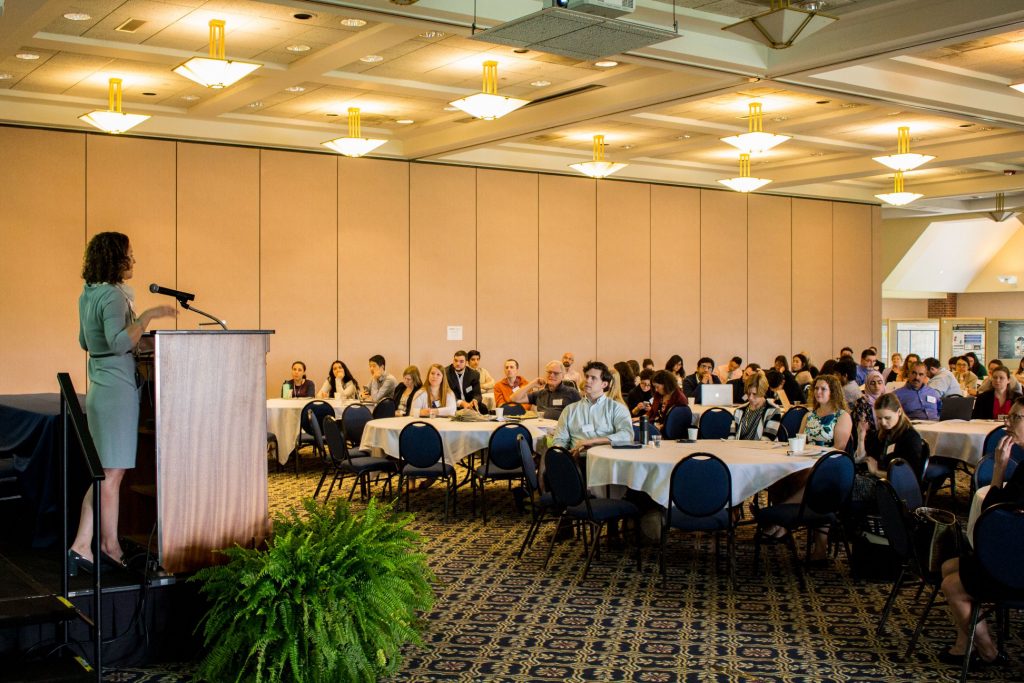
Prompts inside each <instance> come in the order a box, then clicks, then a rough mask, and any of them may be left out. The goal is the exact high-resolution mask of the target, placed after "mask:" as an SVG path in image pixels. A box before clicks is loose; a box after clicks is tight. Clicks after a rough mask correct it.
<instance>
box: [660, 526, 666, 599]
mask: <svg viewBox="0 0 1024 683" xmlns="http://www.w3.org/2000/svg"><path fill="white" fill-rule="evenodd" d="M667 544H668V524H665V525H664V526H662V527H661V538H660V539H659V543H658V572H659V573H660V574H661V589H662V590H664V589H665V587H666V586H667V585H668V571H667V570H666V569H665V546H666V545H667Z"/></svg>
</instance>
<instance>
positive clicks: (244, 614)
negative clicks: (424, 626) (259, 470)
mask: <svg viewBox="0 0 1024 683" xmlns="http://www.w3.org/2000/svg"><path fill="white" fill-rule="evenodd" d="M302 506H303V509H304V511H305V516H303V515H302V514H300V512H299V511H298V510H296V509H294V508H292V509H291V510H290V511H289V513H288V514H287V515H284V514H278V515H276V516H275V519H274V534H273V536H272V538H271V539H270V541H269V542H268V545H267V547H266V549H263V550H255V549H246V548H241V547H238V546H236V547H233V548H228V549H226V550H224V551H223V553H224V554H225V555H227V557H228V562H227V564H224V565H219V566H215V567H208V568H206V569H202V570H200V571H199V572H197V573H196V575H195V576H194V577H193V578H192V580H193V581H201V582H203V585H202V587H201V589H200V590H201V592H202V593H203V594H205V595H206V596H207V598H208V599H209V600H210V601H211V603H212V606H211V607H210V610H209V612H207V614H206V615H205V617H204V618H203V621H202V622H200V627H201V628H202V629H203V636H204V641H205V645H206V647H207V648H208V649H209V652H208V654H207V656H206V657H205V658H204V659H203V661H202V662H201V664H200V666H199V670H198V672H197V678H198V679H203V680H207V681H216V682H218V683H219V682H220V681H231V680H233V681H256V682H261V681H294V682H295V683H307V682H308V683H320V682H324V683H326V682H328V681H329V682H330V683H337V682H338V681H375V680H377V679H378V678H379V677H381V676H385V675H388V674H391V673H394V672H395V671H396V670H397V669H398V666H399V664H400V663H401V659H400V648H401V647H402V646H403V645H404V644H405V643H408V642H414V643H417V644H421V643H422V641H421V639H420V634H419V627H420V625H421V624H420V622H419V620H418V618H417V616H416V612H417V610H426V609H429V608H430V607H431V606H432V604H433V593H432V591H431V587H430V584H431V581H433V576H432V574H431V573H430V570H429V569H428V568H427V564H426V558H425V556H424V555H423V554H421V553H419V552H418V547H419V543H420V539H419V536H418V535H417V534H416V533H414V532H413V531H410V530H409V529H408V528H407V527H408V524H409V521H410V520H411V516H409V515H405V514H400V513H397V512H395V511H394V510H393V509H392V506H391V505H389V504H384V503H379V502H378V501H377V500H376V499H371V500H370V503H369V505H368V507H367V508H366V510H365V511H364V512H363V513H361V514H353V513H352V511H351V510H350V508H349V505H348V503H347V502H346V501H342V500H336V501H335V502H334V503H333V504H331V505H320V504H318V503H317V502H316V501H314V500H312V499H304V500H303V501H302Z"/></svg>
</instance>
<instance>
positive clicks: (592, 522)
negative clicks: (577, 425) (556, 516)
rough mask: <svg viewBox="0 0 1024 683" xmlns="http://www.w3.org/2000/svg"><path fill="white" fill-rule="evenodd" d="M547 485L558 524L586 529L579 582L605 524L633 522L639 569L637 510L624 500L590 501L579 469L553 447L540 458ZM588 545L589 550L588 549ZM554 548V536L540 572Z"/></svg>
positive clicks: (600, 499)
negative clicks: (563, 522) (581, 525)
mask: <svg viewBox="0 0 1024 683" xmlns="http://www.w3.org/2000/svg"><path fill="white" fill-rule="evenodd" d="M544 463H545V470H546V473H547V482H548V485H549V487H550V489H551V496H552V499H553V501H554V504H555V505H557V506H558V507H559V508H561V515H560V520H561V519H564V520H566V521H567V522H583V523H584V524H585V525H586V529H585V530H584V534H583V543H584V548H583V549H584V552H586V554H587V561H586V564H584V565H583V575H582V576H581V577H580V580H581V581H586V579H587V573H588V572H589V571H590V563H591V561H592V560H593V559H594V556H595V555H596V554H597V547H598V545H599V544H600V542H601V532H602V531H603V530H604V528H605V525H607V524H608V523H609V522H613V521H619V520H626V519H630V520H633V523H634V530H635V532H636V534H637V538H636V540H635V543H634V545H635V546H636V566H637V570H640V569H641V568H642V567H641V562H642V560H641V558H640V542H639V541H640V539H639V533H640V532H639V524H638V520H639V517H640V510H639V509H638V508H637V507H636V506H635V505H633V504H632V503H630V502H629V501H626V500H612V499H610V498H591V497H590V496H589V495H588V493H587V486H586V484H585V483H584V481H583V475H582V474H581V473H580V468H579V467H577V466H576V462H575V461H574V460H573V457H572V454H570V453H569V451H567V450H565V449H564V448H561V447H560V446H554V447H552V448H549V449H548V451H547V453H545V454H544ZM587 530H589V531H590V541H589V544H588V542H587V534H586V531H587ZM588 545H589V548H588ZM554 547H555V534H552V535H551V543H550V544H549V545H548V554H547V556H546V557H545V558H544V568H545V569H546V568H547V566H548V563H549V562H550V561H551V552H552V550H553V549H554Z"/></svg>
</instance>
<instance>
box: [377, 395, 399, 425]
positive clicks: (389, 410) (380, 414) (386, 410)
mask: <svg viewBox="0 0 1024 683" xmlns="http://www.w3.org/2000/svg"><path fill="white" fill-rule="evenodd" d="M397 414H398V411H397V409H396V408H395V402H394V401H392V400H391V399H390V398H382V399H381V400H379V401H377V405H375V406H374V407H373V419H374V420H382V419H384V418H386V417H394V416H395V415H397Z"/></svg>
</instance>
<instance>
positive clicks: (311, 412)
mask: <svg viewBox="0 0 1024 683" xmlns="http://www.w3.org/2000/svg"><path fill="white" fill-rule="evenodd" d="M328 415H330V416H332V417H333V416H334V407H333V406H332V405H331V404H330V403H328V402H327V401H320V400H315V401H309V402H308V403H306V405H304V406H302V412H301V413H300V417H299V433H298V435H297V436H296V437H295V448H294V449H293V450H292V455H294V456H295V474H296V475H298V473H299V449H301V448H303V447H304V446H312V447H313V452H314V454H315V455H317V456H319V457H320V458H322V459H326V458H327V453H326V451H325V450H324V448H323V441H322V440H321V442H320V444H319V445H318V444H317V440H316V436H315V435H314V432H313V428H314V427H313V425H314V424H315V425H317V426H319V425H322V424H323V422H324V418H325V417H327V416H328Z"/></svg>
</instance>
